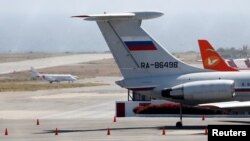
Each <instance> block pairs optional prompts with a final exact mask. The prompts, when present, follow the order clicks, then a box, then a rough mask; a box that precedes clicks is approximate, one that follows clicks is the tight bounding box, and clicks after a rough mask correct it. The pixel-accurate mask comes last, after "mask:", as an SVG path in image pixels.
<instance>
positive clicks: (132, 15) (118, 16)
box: [72, 12, 163, 21]
mask: <svg viewBox="0 0 250 141" xmlns="http://www.w3.org/2000/svg"><path fill="white" fill-rule="evenodd" d="M162 15H163V13H161V12H129V13H115V14H112V13H111V14H108V13H104V14H95V15H79V16H72V17H73V18H84V20H87V21H109V20H128V19H137V20H143V19H152V18H157V17H160V16H162Z"/></svg>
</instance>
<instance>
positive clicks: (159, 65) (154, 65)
mask: <svg viewBox="0 0 250 141" xmlns="http://www.w3.org/2000/svg"><path fill="white" fill-rule="evenodd" d="M140 67H141V68H142V69H147V68H156V69H163V68H178V62H153V63H149V62H141V65H140Z"/></svg>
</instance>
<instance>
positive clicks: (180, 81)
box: [73, 12, 250, 127]
mask: <svg viewBox="0 0 250 141" xmlns="http://www.w3.org/2000/svg"><path fill="white" fill-rule="evenodd" d="M162 15H163V14H162V13H160V12H130V13H118V14H98V15H80V16H73V17H77V18H83V19H85V20H88V21H96V22H97V25H98V26H99V28H100V30H101V32H102V34H103V36H104V38H105V40H106V42H107V44H108V47H109V48H110V51H111V53H112V54H113V56H114V59H115V61H116V63H117V65H118V67H119V69H120V71H121V73H122V75H123V77H124V79H123V80H120V81H116V84H118V85H119V86H121V87H123V88H126V89H129V90H133V91H136V92H137V93H140V94H143V95H148V96H151V97H153V98H156V99H164V100H169V101H173V102H179V103H180V104H181V106H180V121H179V122H177V123H176V126H177V127H182V105H183V104H186V105H190V106H200V107H210V108H243V107H244V108H246V107H247V108H249V107H250V85H247V83H248V84H250V72H239V71H231V72H217V71H212V70H204V69H200V68H195V67H192V66H190V65H188V64H185V63H184V62H182V61H181V60H179V59H177V58H176V57H175V56H173V55H172V54H170V53H169V52H168V51H167V50H166V49H165V48H163V47H162V46H161V45H160V44H159V43H158V42H157V41H155V40H154V38H152V37H151V36H150V35H149V34H148V33H147V32H146V31H145V30H144V29H143V28H142V27H141V23H142V20H146V19H152V18H157V17H160V16H162ZM210 63H212V64H213V63H216V61H211V62H210Z"/></svg>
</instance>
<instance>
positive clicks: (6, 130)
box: [4, 128, 8, 136]
mask: <svg viewBox="0 0 250 141" xmlns="http://www.w3.org/2000/svg"><path fill="white" fill-rule="evenodd" d="M4 135H5V136H7V135H8V129H7V128H5V132H4Z"/></svg>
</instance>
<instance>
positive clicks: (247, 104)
mask: <svg viewBox="0 0 250 141" xmlns="http://www.w3.org/2000/svg"><path fill="white" fill-rule="evenodd" d="M198 107H203V108H221V109H226V108H249V107H250V101H244V102H240V101H230V102H217V103H205V104H199V105H198Z"/></svg>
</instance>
